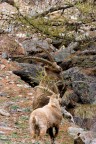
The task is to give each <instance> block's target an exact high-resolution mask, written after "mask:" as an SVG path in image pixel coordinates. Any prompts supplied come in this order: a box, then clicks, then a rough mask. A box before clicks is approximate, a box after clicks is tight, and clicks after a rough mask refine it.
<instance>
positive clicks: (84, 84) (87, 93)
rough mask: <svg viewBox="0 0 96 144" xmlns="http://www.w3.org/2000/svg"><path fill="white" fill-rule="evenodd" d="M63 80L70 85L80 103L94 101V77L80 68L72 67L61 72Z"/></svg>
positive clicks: (95, 83) (95, 91) (95, 80)
mask: <svg viewBox="0 0 96 144" xmlns="http://www.w3.org/2000/svg"><path fill="white" fill-rule="evenodd" d="M62 77H63V81H64V83H65V84H66V85H67V86H71V87H72V89H73V91H74V92H75V93H76V94H77V95H78V97H79V101H80V102H81V103H96V77H95V76H89V75H87V74H86V73H84V72H82V70H80V68H78V67H73V68H70V69H68V70H66V71H64V72H63V73H62Z"/></svg>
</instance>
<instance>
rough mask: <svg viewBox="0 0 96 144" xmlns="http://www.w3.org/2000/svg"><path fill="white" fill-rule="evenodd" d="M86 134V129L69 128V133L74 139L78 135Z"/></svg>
mask: <svg viewBox="0 0 96 144" xmlns="http://www.w3.org/2000/svg"><path fill="white" fill-rule="evenodd" d="M82 132H84V129H82V128H77V127H69V128H68V133H69V134H70V135H72V136H73V137H76V136H77V134H78V133H82Z"/></svg>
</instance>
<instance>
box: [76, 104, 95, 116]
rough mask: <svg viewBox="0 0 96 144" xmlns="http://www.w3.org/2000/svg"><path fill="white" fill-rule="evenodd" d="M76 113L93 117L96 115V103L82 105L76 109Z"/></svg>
mask: <svg viewBox="0 0 96 144" xmlns="http://www.w3.org/2000/svg"><path fill="white" fill-rule="evenodd" d="M75 115H76V116H79V117H81V118H93V117H94V115H96V105H80V106H79V107H77V108H76V109H75Z"/></svg>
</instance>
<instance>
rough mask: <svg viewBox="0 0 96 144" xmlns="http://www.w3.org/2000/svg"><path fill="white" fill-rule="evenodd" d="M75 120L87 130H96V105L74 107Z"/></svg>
mask: <svg viewBox="0 0 96 144" xmlns="http://www.w3.org/2000/svg"><path fill="white" fill-rule="evenodd" d="M73 115H74V121H75V123H76V124H77V125H79V126H80V127H82V128H85V129H87V130H91V131H94V132H95V131H96V123H95V122H96V105H89V104H88V105H84V104H83V105H80V106H77V107H76V108H75V109H74V114H73Z"/></svg>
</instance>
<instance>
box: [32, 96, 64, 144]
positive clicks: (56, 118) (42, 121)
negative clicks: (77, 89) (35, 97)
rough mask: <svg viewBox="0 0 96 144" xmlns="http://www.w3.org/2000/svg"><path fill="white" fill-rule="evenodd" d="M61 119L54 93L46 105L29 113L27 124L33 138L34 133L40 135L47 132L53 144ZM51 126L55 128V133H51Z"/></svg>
mask: <svg viewBox="0 0 96 144" xmlns="http://www.w3.org/2000/svg"><path fill="white" fill-rule="evenodd" d="M61 120H62V112H61V108H60V105H59V101H58V99H57V98H56V95H55V96H54V95H52V96H51V97H50V101H49V103H48V104H47V105H46V106H44V107H42V108H38V109H36V110H34V111H33V112H32V113H31V115H30V119H29V125H30V132H31V134H32V137H33V138H34V137H36V135H37V136H40V137H42V136H44V135H45V134H46V132H47V133H48V134H49V135H50V137H51V143H52V144H53V143H54V138H55V137H56V136H57V134H58V130H59V125H60V123H61ZM53 127H54V128H55V134H54V133H53Z"/></svg>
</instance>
